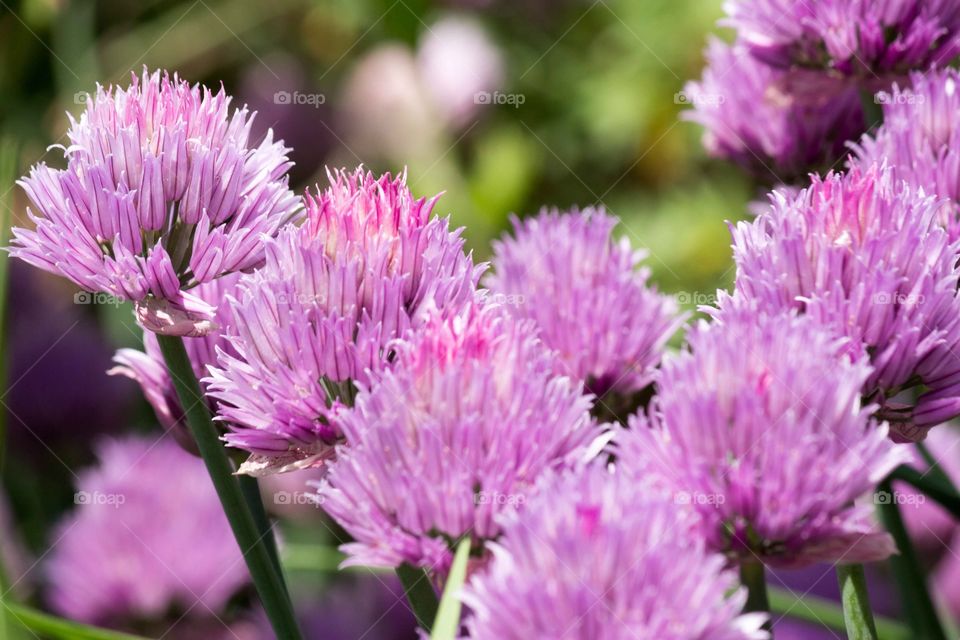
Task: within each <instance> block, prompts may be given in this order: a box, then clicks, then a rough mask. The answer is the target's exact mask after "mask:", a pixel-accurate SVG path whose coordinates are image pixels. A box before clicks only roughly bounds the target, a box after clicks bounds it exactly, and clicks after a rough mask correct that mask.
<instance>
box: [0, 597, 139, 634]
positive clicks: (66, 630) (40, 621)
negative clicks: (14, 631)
mask: <svg viewBox="0 0 960 640" xmlns="http://www.w3.org/2000/svg"><path fill="white" fill-rule="evenodd" d="M6 609H7V610H8V611H9V612H10V615H11V617H13V618H14V619H16V620H17V622H19V623H20V624H21V625H23V627H24V628H25V629H27V630H29V631H31V632H33V633H34V635H35V637H36V634H41V635H42V636H43V637H44V638H51V639H53V640H146V638H143V637H142V636H134V635H130V634H129V633H123V632H121V631H112V630H110V629H101V628H99V627H91V626H89V625H85V624H80V623H79V622H74V621H72V620H64V619H63V618H58V617H56V616H51V615H49V614H47V613H43V612H42V611H37V610H36V609H31V608H30V607H24V606H22V605H18V604H11V603H7V604H6Z"/></svg>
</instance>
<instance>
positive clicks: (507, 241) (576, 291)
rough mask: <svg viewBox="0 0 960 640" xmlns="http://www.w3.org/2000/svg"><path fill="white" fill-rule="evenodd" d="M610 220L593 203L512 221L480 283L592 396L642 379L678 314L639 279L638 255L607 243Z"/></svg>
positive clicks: (635, 386) (629, 389)
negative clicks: (533, 327)
mask: <svg viewBox="0 0 960 640" xmlns="http://www.w3.org/2000/svg"><path fill="white" fill-rule="evenodd" d="M616 224H617V219H616V218H614V217H612V216H609V215H607V213H606V212H605V211H604V210H602V209H592V208H588V209H584V210H583V211H580V210H573V211H571V212H568V213H561V212H559V211H550V210H544V211H543V212H542V213H541V214H540V215H538V216H536V217H533V218H528V219H525V220H520V219H518V218H514V221H513V226H514V235H513V236H512V237H511V236H504V237H503V238H501V239H500V240H499V241H497V242H495V243H494V257H493V267H494V271H493V272H492V273H491V274H490V275H489V276H487V277H486V278H485V279H484V285H486V286H487V287H489V289H490V294H491V295H492V298H493V300H495V301H498V302H502V303H503V304H504V306H505V307H506V308H507V309H508V310H510V311H511V312H512V313H513V314H514V315H516V316H517V317H519V318H528V319H531V320H534V321H535V322H536V323H537V326H538V327H539V328H540V333H541V337H542V339H543V341H544V343H545V344H546V345H547V346H548V347H550V348H551V349H554V350H556V351H557V353H558V354H559V356H560V358H561V360H562V361H563V363H564V365H565V366H566V369H567V372H568V375H570V376H573V377H575V378H577V379H579V380H582V381H584V382H585V383H586V385H587V387H588V388H589V389H590V391H592V392H593V393H595V394H597V395H598V396H602V395H603V394H604V393H606V392H607V391H610V390H614V391H619V392H623V393H633V392H636V391H639V390H640V389H642V388H643V387H645V386H646V385H647V384H649V383H650V380H651V376H652V373H653V369H654V367H655V366H656V365H657V363H658V362H659V361H660V356H661V355H662V354H663V349H664V345H665V343H666V342H667V340H668V339H669V338H670V336H671V335H672V334H673V333H674V332H675V331H676V330H677V328H678V327H679V325H680V324H681V322H682V320H683V317H682V316H681V314H680V312H679V309H678V306H677V303H676V302H675V301H674V300H673V298H670V297H667V296H664V295H662V294H660V293H658V292H657V290H656V288H654V287H652V286H651V285H649V284H648V283H647V279H648V278H649V275H650V271H649V269H647V268H643V267H640V262H641V261H642V260H643V258H644V257H646V252H645V251H638V250H634V249H633V248H632V247H631V246H630V242H629V240H627V239H626V238H623V239H621V240H619V241H617V240H615V239H614V237H613V228H614V227H615V226H616Z"/></svg>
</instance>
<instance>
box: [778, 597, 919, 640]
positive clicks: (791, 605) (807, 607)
mask: <svg viewBox="0 0 960 640" xmlns="http://www.w3.org/2000/svg"><path fill="white" fill-rule="evenodd" d="M769 596H770V610H771V611H773V612H774V613H778V614H780V615H781V616H787V617H790V618H794V619H796V620H803V621H805V622H810V623H812V624H816V625H819V626H821V627H826V628H828V629H833V630H834V631H840V632H846V630H847V623H846V621H845V620H844V617H843V609H841V608H840V606H838V605H837V604H836V603H835V602H833V601H831V600H827V599H826V598H821V597H818V596H812V595H804V596H803V597H802V598H798V597H796V596H795V595H793V594H792V593H790V592H789V591H787V590H786V589H782V588H777V587H770V589H769ZM874 623H875V624H876V626H877V633H878V634H879V637H881V638H883V640H912V639H913V632H912V631H910V629H908V628H907V627H905V626H904V625H902V624H900V623H899V622H896V621H894V620H890V619H888V618H881V617H875V618H874Z"/></svg>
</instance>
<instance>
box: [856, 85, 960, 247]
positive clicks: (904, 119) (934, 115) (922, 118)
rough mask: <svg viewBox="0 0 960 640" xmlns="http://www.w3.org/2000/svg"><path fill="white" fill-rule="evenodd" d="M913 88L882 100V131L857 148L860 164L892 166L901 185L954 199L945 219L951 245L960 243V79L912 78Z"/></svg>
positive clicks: (897, 89)
mask: <svg viewBox="0 0 960 640" xmlns="http://www.w3.org/2000/svg"><path fill="white" fill-rule="evenodd" d="M910 80H911V86H909V87H907V88H902V89H901V88H900V87H894V88H893V90H892V91H891V92H889V93H881V94H878V96H877V99H878V100H879V101H880V102H881V103H882V104H883V125H882V126H881V127H880V128H879V129H878V130H877V131H876V133H875V134H874V135H873V136H870V135H867V136H864V137H863V139H862V140H861V141H860V143H859V144H858V145H854V149H855V152H856V162H858V163H860V165H861V166H864V167H868V166H870V165H871V164H879V163H881V162H884V161H886V162H888V163H889V165H890V169H891V171H892V172H893V175H894V177H895V178H896V179H897V180H906V181H907V182H908V183H910V185H911V186H912V187H915V188H922V189H923V190H924V191H925V192H926V193H928V194H934V195H936V196H939V197H941V198H949V199H950V201H951V202H950V206H945V207H944V208H943V210H942V213H943V215H942V216H941V222H942V224H943V225H944V226H945V227H946V228H947V231H948V232H949V234H950V237H951V239H954V240H956V239H960V126H958V125H957V120H958V118H960V93H958V91H960V87H958V84H960V75H958V73H957V71H956V70H954V69H943V70H931V71H928V72H926V73H914V74H911V76H910Z"/></svg>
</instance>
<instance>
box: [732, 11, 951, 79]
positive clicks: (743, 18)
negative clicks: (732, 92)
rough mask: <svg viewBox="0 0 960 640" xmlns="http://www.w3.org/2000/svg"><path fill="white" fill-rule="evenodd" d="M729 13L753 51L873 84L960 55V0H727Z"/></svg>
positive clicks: (770, 59)
mask: <svg viewBox="0 0 960 640" xmlns="http://www.w3.org/2000/svg"><path fill="white" fill-rule="evenodd" d="M724 10H725V11H726V13H727V16H728V17H727V18H726V20H724V24H725V25H726V26H729V27H733V28H734V29H736V30H737V34H738V37H739V38H740V39H741V40H742V41H743V42H744V43H745V44H746V45H747V46H748V47H749V48H750V51H751V52H752V53H753V55H755V56H756V57H757V58H759V59H761V60H763V61H764V62H766V63H768V64H772V65H774V66H778V67H782V68H788V67H804V68H815V69H824V70H829V71H832V72H834V73H837V74H840V75H843V76H853V77H857V78H861V79H864V80H867V81H872V80H875V79H878V76H884V77H888V76H891V75H897V74H904V73H907V72H908V71H911V70H913V69H926V68H928V67H930V66H931V65H946V64H947V63H949V62H950V61H951V60H952V59H953V58H954V57H955V56H956V55H957V53H958V52H960V2H958V1H957V0H888V1H884V2H877V1H876V0H726V2H725V3H724Z"/></svg>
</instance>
